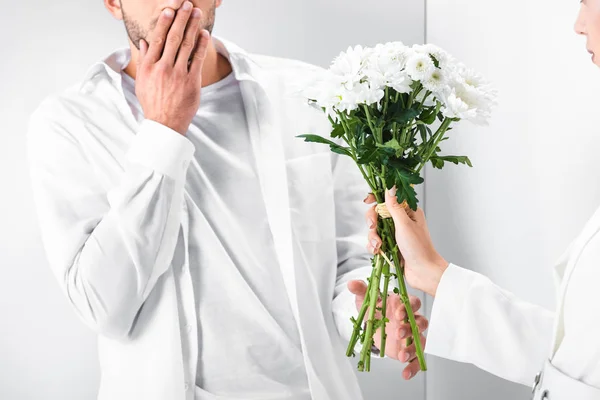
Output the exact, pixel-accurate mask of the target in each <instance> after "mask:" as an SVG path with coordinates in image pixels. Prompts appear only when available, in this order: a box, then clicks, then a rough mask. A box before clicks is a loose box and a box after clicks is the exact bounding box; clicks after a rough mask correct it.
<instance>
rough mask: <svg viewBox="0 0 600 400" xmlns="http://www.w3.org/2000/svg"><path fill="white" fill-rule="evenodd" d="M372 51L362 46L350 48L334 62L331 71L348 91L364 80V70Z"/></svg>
mask: <svg viewBox="0 0 600 400" xmlns="http://www.w3.org/2000/svg"><path fill="white" fill-rule="evenodd" d="M371 51H372V49H369V48H364V47H362V46H360V45H359V46H356V47H354V48H353V47H348V50H347V51H346V52H342V53H340V55H339V56H337V57H336V58H335V60H333V63H332V64H331V67H330V68H329V71H331V73H332V74H334V75H337V76H338V77H339V78H340V81H341V82H342V84H343V85H344V86H345V87H346V89H348V90H352V88H353V87H354V85H356V84H357V83H359V82H360V81H361V79H362V68H363V66H364V64H365V63H366V62H367V60H368V58H369V55H370V53H371Z"/></svg>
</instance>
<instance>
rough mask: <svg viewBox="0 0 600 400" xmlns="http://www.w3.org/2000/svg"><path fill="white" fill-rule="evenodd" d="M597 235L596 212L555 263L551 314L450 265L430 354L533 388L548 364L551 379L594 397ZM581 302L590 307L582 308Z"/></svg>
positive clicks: (599, 352)
mask: <svg viewBox="0 0 600 400" xmlns="http://www.w3.org/2000/svg"><path fill="white" fill-rule="evenodd" d="M599 232H600V209H599V210H598V211H596V213H595V214H594V215H593V217H592V218H591V219H590V220H589V221H588V223H587V224H586V226H585V227H584V229H583V230H582V231H581V233H580V235H579V236H578V237H577V238H576V239H575V240H574V241H573V242H572V243H571V245H570V246H569V247H568V249H567V250H566V251H565V253H564V254H563V255H562V256H561V257H560V258H559V260H558V262H557V263H556V264H555V266H554V276H555V281H556V286H557V289H558V291H557V294H558V305H557V309H556V311H555V312H551V311H548V310H546V309H544V308H542V307H539V306H536V305H533V304H530V303H526V302H524V301H521V300H519V299H518V298H516V296H514V295H513V294H512V293H509V292H507V291H506V290H503V289H501V288H500V287H498V286H496V285H495V284H494V283H492V282H491V281H490V280H489V279H488V278H486V277H485V276H483V275H480V274H478V273H475V272H472V271H469V270H466V269H463V268H460V267H458V266H456V265H453V264H451V265H450V267H449V268H448V269H447V270H446V272H445V273H444V275H443V276H442V279H441V282H440V285H439V287H438V291H437V294H436V298H435V300H434V304H433V310H432V315H431V325H430V330H429V335H428V340H427V349H426V351H427V353H429V354H433V355H436V356H439V357H444V358H448V359H452V360H456V361H461V362H467V363H472V364H474V365H476V366H478V367H479V368H481V369H484V370H486V371H488V372H491V373H493V374H495V375H497V376H500V377H502V378H505V379H508V380H510V381H513V382H518V383H521V384H524V385H531V384H532V383H533V382H534V379H535V377H536V374H537V373H538V372H539V371H540V370H541V369H542V367H543V366H544V364H545V362H547V361H549V362H550V366H549V367H548V368H547V369H551V370H554V375H556V373H561V374H564V375H565V377H568V378H570V379H572V380H575V381H578V382H579V383H583V384H585V385H587V386H590V387H591V391H592V392H594V393H596V392H595V391H594V389H593V388H597V389H600V315H598V314H596V315H590V314H594V313H596V311H597V310H598V309H599V308H598V306H596V303H593V301H594V300H593V299H594V298H595V297H596V294H597V292H598V286H599V285H600V235H598V233H599ZM580 296H583V297H587V299H588V302H584V303H582V302H580V300H581V299H580ZM548 375H551V374H550V373H549V374H548ZM564 380H565V381H566V380H567V379H564ZM547 383H548V382H547ZM575 386H576V385H575ZM598 393H600V392H598ZM550 398H552V394H550ZM575 398H576V397H573V399H575ZM582 398H583V397H582ZM594 398H598V399H600V394H599V395H598V397H594ZM556 399H557V400H560V399H559V398H558V397H557V398H556Z"/></svg>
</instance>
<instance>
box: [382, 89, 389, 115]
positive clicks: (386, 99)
mask: <svg viewBox="0 0 600 400" xmlns="http://www.w3.org/2000/svg"><path fill="white" fill-rule="evenodd" d="M388 99H389V89H388V87H387V86H386V87H385V102H384V103H383V115H385V113H386V112H387V107H388Z"/></svg>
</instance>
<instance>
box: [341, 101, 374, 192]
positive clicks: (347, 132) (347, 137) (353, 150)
mask: <svg viewBox="0 0 600 400" xmlns="http://www.w3.org/2000/svg"><path fill="white" fill-rule="evenodd" d="M338 116H339V117H340V121H341V123H342V127H343V128H344V133H345V135H344V141H345V142H346V143H347V144H348V147H349V148H350V152H351V153H352V158H353V159H354V162H355V163H356V166H357V167H358V169H359V170H360V173H361V174H362V176H363V178H365V181H366V182H367V183H368V184H369V187H370V188H371V190H372V191H373V190H375V189H374V188H375V187H376V186H377V185H376V184H375V182H373V181H372V178H371V179H369V177H368V176H367V174H366V173H365V171H364V169H363V167H362V165H360V164H359V163H358V157H357V156H356V148H355V147H356V146H354V142H353V141H352V139H351V136H350V135H351V132H350V127H349V126H348V121H347V120H346V116H345V115H344V114H343V113H338Z"/></svg>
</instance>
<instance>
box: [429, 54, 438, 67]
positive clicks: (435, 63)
mask: <svg viewBox="0 0 600 400" xmlns="http://www.w3.org/2000/svg"><path fill="white" fill-rule="evenodd" d="M429 57H431V61H433V65H435V67H436V68H438V69H439V68H440V62H439V61H438V59H437V58H435V57H434V56H433V55H431V54H430V55H429Z"/></svg>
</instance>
